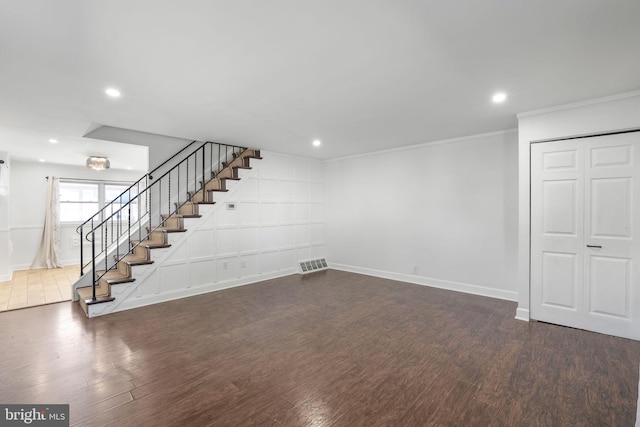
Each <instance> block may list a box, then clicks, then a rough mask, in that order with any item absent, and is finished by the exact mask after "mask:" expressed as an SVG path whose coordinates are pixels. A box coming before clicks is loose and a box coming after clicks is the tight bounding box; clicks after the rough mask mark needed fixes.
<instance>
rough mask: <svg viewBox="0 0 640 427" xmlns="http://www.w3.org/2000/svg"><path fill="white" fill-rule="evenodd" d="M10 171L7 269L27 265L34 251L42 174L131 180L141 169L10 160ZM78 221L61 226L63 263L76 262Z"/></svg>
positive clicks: (43, 192) (42, 194)
mask: <svg viewBox="0 0 640 427" xmlns="http://www.w3.org/2000/svg"><path fill="white" fill-rule="evenodd" d="M9 172H10V175H11V203H10V204H9V222H8V229H9V240H10V242H11V244H12V246H13V253H12V254H11V256H10V258H9V263H10V270H11V271H16V270H24V269H28V268H29V267H30V266H31V263H32V262H33V259H34V258H35V256H36V253H37V251H38V245H39V244H40V239H41V236H42V229H43V223H44V216H45V209H46V197H47V181H46V179H45V177H47V176H56V177H63V178H79V179H96V180H113V181H127V182H133V181H136V180H138V179H139V178H140V177H141V176H142V175H143V174H144V173H145V172H144V171H126V170H114V169H110V170H107V171H93V170H90V169H87V168H85V167H78V166H68V165H57V164H49V163H39V162H25V161H17V160H13V161H12V162H11V168H10V170H9ZM78 225H80V223H72V224H64V223H63V225H62V226H61V229H60V234H61V236H60V237H61V247H60V261H61V262H62V263H63V264H65V265H70V264H78V263H79V262H80V246H79V245H80V239H79V235H78V234H77V233H76V231H75V229H76V227H77V226H78Z"/></svg>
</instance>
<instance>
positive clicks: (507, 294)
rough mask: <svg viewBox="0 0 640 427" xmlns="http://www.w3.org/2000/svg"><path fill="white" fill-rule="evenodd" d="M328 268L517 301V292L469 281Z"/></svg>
mask: <svg viewBox="0 0 640 427" xmlns="http://www.w3.org/2000/svg"><path fill="white" fill-rule="evenodd" d="M329 268H333V269H335V270H342V271H348V272H350V273H359V274H365V275H367V276H374V277H380V278H383V279H391V280H397V281H400V282H407V283H413V284H416V285H423V286H430V287H432V288H440V289H447V290H450V291H456V292H464V293H466V294H473V295H479V296H483V297H490V298H498V299H502V300H507V301H517V300H518V293H517V292H514V291H506V290H504V289H494V288H487V287H486V286H480V285H473V284H470V283H460V282H452V281H449V280H441V279H433V278H429V277H422V276H414V275H410V274H401V273H393V272H389V271H382V270H375V269H372V268H364V267H354V266H351V265H344V264H335V263H329Z"/></svg>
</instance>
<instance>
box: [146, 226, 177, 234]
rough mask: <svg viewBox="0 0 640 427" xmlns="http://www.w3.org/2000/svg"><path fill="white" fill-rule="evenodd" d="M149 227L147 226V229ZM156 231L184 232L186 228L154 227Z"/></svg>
mask: <svg viewBox="0 0 640 427" xmlns="http://www.w3.org/2000/svg"><path fill="white" fill-rule="evenodd" d="M148 229H149V228H148V227H147V230H148ZM155 230H157V231H164V232H165V233H184V232H185V231H187V229H186V228H167V227H157V228H155Z"/></svg>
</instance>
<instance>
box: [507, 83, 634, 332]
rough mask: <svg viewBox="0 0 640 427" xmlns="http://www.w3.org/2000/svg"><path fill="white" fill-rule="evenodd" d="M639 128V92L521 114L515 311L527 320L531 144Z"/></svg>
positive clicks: (519, 123)
mask: <svg viewBox="0 0 640 427" xmlns="http://www.w3.org/2000/svg"><path fill="white" fill-rule="evenodd" d="M637 128H640V91H636V92H630V93H626V94H621V95H616V96H611V97H607V98H601V99H596V100H592V101H587V102H581V103H578V104H571V105H565V106H559V107H555V108H550V109H545V110H539V111H533V112H529V113H522V114H520V115H518V130H519V142H518V145H519V150H518V152H519V177H518V182H519V184H518V185H519V190H518V193H519V201H518V212H519V214H518V228H519V231H518V235H519V239H518V241H519V245H518V266H519V267H518V311H517V314H516V317H517V318H519V319H523V320H528V319H529V293H530V283H529V277H530V271H529V258H530V254H529V246H530V234H529V230H530V221H529V214H530V197H531V194H530V173H531V171H530V151H529V150H530V145H531V142H534V141H542V140H547V139H556V138H564V137H572V136H582V135H593V134H599V133H606V132H613V131H618V130H628V129H637Z"/></svg>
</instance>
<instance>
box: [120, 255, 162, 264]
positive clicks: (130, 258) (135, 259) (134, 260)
mask: <svg viewBox="0 0 640 427" xmlns="http://www.w3.org/2000/svg"><path fill="white" fill-rule="evenodd" d="M114 258H115V259H116V261H117V260H118V257H117V256H114ZM120 261H121V262H126V263H127V264H129V265H146V264H153V261H151V260H150V259H147V258H142V257H139V256H137V255H136V254H129V255H126V256H124V257H123V258H122V259H120Z"/></svg>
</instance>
